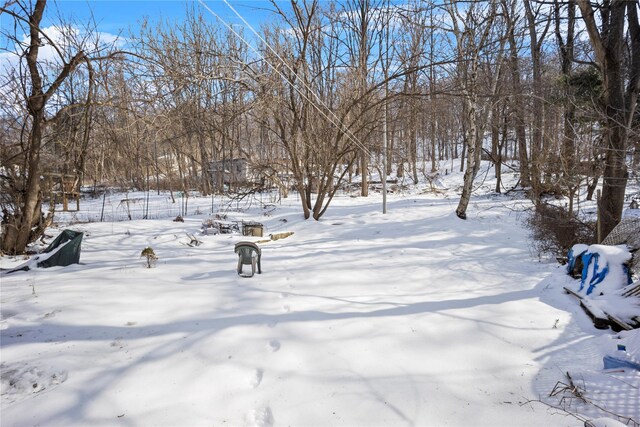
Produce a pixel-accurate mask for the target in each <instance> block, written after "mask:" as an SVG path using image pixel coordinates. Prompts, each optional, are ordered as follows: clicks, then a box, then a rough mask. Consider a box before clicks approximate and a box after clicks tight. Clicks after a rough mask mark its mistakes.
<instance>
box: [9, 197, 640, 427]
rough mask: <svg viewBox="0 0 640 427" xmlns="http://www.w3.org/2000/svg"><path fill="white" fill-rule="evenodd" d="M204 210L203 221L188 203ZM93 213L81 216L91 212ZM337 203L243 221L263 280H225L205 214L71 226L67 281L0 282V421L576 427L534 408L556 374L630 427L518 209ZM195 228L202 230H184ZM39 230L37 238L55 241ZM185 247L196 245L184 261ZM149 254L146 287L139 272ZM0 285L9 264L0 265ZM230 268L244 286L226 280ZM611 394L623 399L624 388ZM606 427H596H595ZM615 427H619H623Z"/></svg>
mask: <svg viewBox="0 0 640 427" xmlns="http://www.w3.org/2000/svg"><path fill="white" fill-rule="evenodd" d="M202 202H203V203H204V204H205V206H206V203H207V201H202ZM96 203H98V202H96ZM456 203H457V199H456V194H455V192H454V191H453V189H451V190H450V191H449V192H448V193H447V195H444V196H443V195H434V194H423V195H420V194H417V193H416V194H404V195H393V196H390V198H389V212H388V213H387V214H386V215H383V214H382V213H381V197H380V196H379V195H374V196H372V197H369V198H366V199H364V198H352V197H346V196H345V197H340V198H338V199H336V200H335V201H334V203H333V204H332V206H331V207H330V208H329V210H328V213H327V214H326V215H325V217H323V218H322V220H321V221H319V222H316V221H304V220H303V219H302V218H301V214H300V209H299V206H298V201H297V200H295V197H292V198H291V199H286V200H284V201H283V202H282V204H279V205H277V208H276V209H275V210H273V211H271V212H270V213H269V215H268V216H264V215H262V212H261V211H260V210H259V208H258V207H254V208H252V209H248V210H245V211H243V212H229V215H230V216H235V217H237V218H239V219H247V220H257V221H260V222H262V223H264V225H265V228H266V229H265V233H266V234H268V233H278V232H284V231H293V232H294V233H295V234H293V235H292V236H290V237H288V238H286V239H281V240H277V241H269V242H265V243H261V247H262V254H263V255H262V268H263V274H261V275H258V274H256V275H255V276H254V277H253V278H242V277H239V276H238V275H237V274H236V272H235V267H236V261H237V257H236V255H235V254H234V251H233V247H234V244H235V243H236V242H238V241H240V240H252V241H258V240H265V239H268V237H266V238H259V237H242V236H240V235H237V234H220V235H202V234H200V233H199V228H200V224H201V223H202V221H203V220H204V219H206V218H207V217H208V215H207V214H206V213H204V214H199V215H192V214H190V215H187V216H186V217H185V222H184V223H180V222H173V221H172V218H159V219H151V220H133V221H126V222H102V223H99V222H95V223H85V224H76V225H72V226H70V227H69V228H72V229H74V230H77V231H82V232H84V233H85V236H84V240H83V244H82V258H81V264H80V265H73V266H69V267H54V268H49V269H35V270H30V271H28V272H18V273H14V274H10V275H3V276H2V279H1V280H2V288H1V290H2V295H1V312H2V320H1V324H0V325H1V331H0V333H1V339H2V353H1V354H2V355H1V359H2V412H1V419H0V421H1V424H2V426H3V427H10V426H31V425H40V426H88V425H91V426H112V425H115V426H211V425H213V426H223V425H232V426H239V425H257V426H272V425H273V426H332V425H335V426H372V425H377V426H405V425H406V426H425V425H452V426H468V425H474V426H475V425H486V426H512V425H519V426H525V425H529V426H540V425H548V426H565V425H566V426H577V425H582V423H583V422H582V420H584V419H587V418H599V417H602V416H604V415H605V414H604V413H603V412H599V411H598V410H596V409H595V408H594V407H593V405H580V404H579V402H576V401H572V399H570V398H567V399H565V400H564V401H563V403H564V404H565V405H569V404H571V406H570V407H568V410H569V411H570V412H573V413H579V414H580V415H577V416H573V415H570V414H569V413H568V412H564V411H562V410H559V409H554V408H551V407H550V406H548V405H547V404H545V403H541V402H540V401H539V400H543V401H544V402H547V403H549V404H552V405H558V404H559V400H560V397H562V396H561V395H560V396H556V397H551V398H549V397H548V396H549V394H550V393H551V391H552V390H553V388H554V386H556V385H557V384H558V382H559V381H565V380H566V378H565V376H564V375H565V372H567V371H570V372H571V374H572V376H573V377H574V379H575V380H576V382H577V383H580V384H582V385H583V386H584V387H585V388H586V389H587V392H588V393H589V392H590V393H591V395H590V396H591V397H592V398H594V399H596V398H597V399H599V400H598V401H599V402H600V403H601V404H603V405H605V406H606V407H607V408H608V409H609V410H611V411H613V412H615V413H617V414H621V415H624V416H627V417H630V418H633V419H634V420H635V421H637V420H640V409H639V408H638V406H639V404H638V402H639V401H640V396H639V394H638V393H639V391H638V388H639V385H640V377H639V376H638V374H637V371H636V373H629V372H623V373H604V372H603V371H602V357H603V356H604V354H605V353H606V352H607V351H608V350H609V349H610V348H614V349H615V340H614V339H613V338H615V337H616V334H614V333H613V332H611V331H598V330H596V329H594V328H593V326H592V325H591V323H590V321H589V319H588V318H586V316H585V315H584V313H583V312H582V311H581V310H580V309H579V307H578V306H577V304H576V302H575V300H574V299H572V298H571V297H570V296H568V295H565V294H564V293H563V292H562V286H565V285H567V284H568V283H569V282H571V280H572V279H571V278H569V277H568V276H566V275H565V274H564V271H563V269H562V268H561V267H560V266H559V265H557V264H555V263H539V262H538V261H537V260H536V259H534V256H533V255H532V254H531V253H530V250H529V249H528V245H529V243H528V231H527V230H526V229H525V228H524V226H523V224H522V220H523V219H524V214H523V213H522V209H523V206H526V203H527V202H526V201H523V200H518V199H515V198H511V197H507V196H477V197H476V198H474V199H473V201H472V204H471V206H470V208H469V212H468V218H469V219H468V220H467V221H462V220H460V219H458V218H457V217H456V215H455V213H454V210H455V206H456ZM203 211H204V212H206V210H203ZM58 231H59V230H57V231H55V230H52V233H51V234H57V232H58ZM186 232H188V233H195V234H196V235H197V237H198V238H199V239H200V240H201V241H202V242H203V243H202V244H201V245H199V246H197V247H190V246H187V245H186V244H185V243H187V242H188V241H189V239H188V238H187V236H186V234H185V233H186ZM147 246H151V247H152V248H153V249H154V251H155V253H156V254H157V256H158V258H159V259H158V261H157V265H156V266H155V268H151V269H148V268H145V262H144V260H143V259H141V258H140V252H141V250H142V249H144V248H145V247H147ZM1 261H2V267H3V268H10V267H13V266H16V265H18V264H20V263H22V262H24V259H21V258H20V259H10V258H6V257H5V258H2V260H1ZM245 268H246V267H245ZM625 384H626V385H625ZM609 425H613V424H609ZM630 425H633V424H630Z"/></svg>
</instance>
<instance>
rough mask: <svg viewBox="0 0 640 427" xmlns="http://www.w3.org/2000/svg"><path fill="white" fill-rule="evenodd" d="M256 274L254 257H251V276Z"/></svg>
mask: <svg viewBox="0 0 640 427" xmlns="http://www.w3.org/2000/svg"><path fill="white" fill-rule="evenodd" d="M254 274H256V259H255V258H251V277H253V275H254Z"/></svg>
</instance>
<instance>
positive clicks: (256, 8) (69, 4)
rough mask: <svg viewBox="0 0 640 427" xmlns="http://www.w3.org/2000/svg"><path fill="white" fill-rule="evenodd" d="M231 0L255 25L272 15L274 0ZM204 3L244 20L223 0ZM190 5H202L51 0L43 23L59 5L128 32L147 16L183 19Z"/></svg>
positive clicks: (110, 29) (165, 0)
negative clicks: (271, 0)
mask: <svg viewBox="0 0 640 427" xmlns="http://www.w3.org/2000/svg"><path fill="white" fill-rule="evenodd" d="M228 1H229V4H231V5H232V6H233V7H234V8H235V9H236V11H237V12H238V13H240V14H241V15H242V16H243V17H244V18H245V19H246V20H247V21H248V22H249V23H250V24H251V25H252V26H254V27H256V29H257V27H258V26H259V25H260V23H261V22H262V21H264V20H265V19H268V17H269V15H270V13H269V12H268V11H267V10H265V9H267V8H269V9H270V8H272V6H271V3H270V2H269V1H266V0H228ZM204 3H205V4H206V5H207V6H208V7H209V8H211V9H212V10H213V11H214V12H215V13H216V14H218V15H219V16H220V17H221V18H222V19H224V20H225V21H226V22H228V23H233V24H241V23H242V21H241V20H240V19H239V18H238V17H237V16H236V15H235V13H234V12H233V11H232V10H231V9H230V8H229V7H228V6H227V5H226V4H225V2H224V1H223V0H204ZM286 3H288V2H284V3H283V5H284V4H286ZM188 5H191V6H193V5H196V6H199V5H200V3H199V2H198V1H197V0H195V1H194V0H191V1H184V0H133V1H130V0H50V1H49V2H48V3H47V8H48V12H45V19H44V20H43V21H44V22H43V23H44V26H48V25H50V24H52V23H56V19H55V17H56V13H55V10H56V9H57V10H59V11H60V14H61V15H62V16H63V17H69V18H72V19H73V18H74V19H76V20H78V21H80V22H82V21H84V20H86V19H88V18H89V17H90V16H91V11H93V15H94V18H95V20H96V22H97V23H98V29H99V30H100V31H102V32H107V33H113V34H117V33H119V32H120V31H121V30H122V31H124V32H126V31H127V30H128V29H129V28H130V27H131V28H132V29H134V30H135V27H136V25H137V24H138V23H139V22H140V21H141V20H142V19H143V18H144V17H148V18H149V19H150V20H151V21H155V20H158V19H164V20H176V21H180V20H182V19H183V18H184V16H185V10H186V8H187V6H188ZM204 14H205V17H208V18H210V19H211V20H215V19H216V18H215V17H214V16H213V15H212V14H211V13H209V12H208V11H207V10H204Z"/></svg>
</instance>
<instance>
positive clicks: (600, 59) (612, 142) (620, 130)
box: [578, 0, 640, 242]
mask: <svg viewBox="0 0 640 427" xmlns="http://www.w3.org/2000/svg"><path fill="white" fill-rule="evenodd" d="M578 6H579V7H580V11H581V12H582V19H583V20H584V23H585V27H586V29H587V33H588V34H589V39H590V41H591V44H592V46H593V48H594V51H595V57H596V63H597V65H598V68H599V70H600V73H601V75H602V80H603V85H604V91H603V95H602V104H603V106H604V114H605V121H604V129H603V135H604V146H605V148H606V156H605V165H604V177H603V181H602V197H601V199H600V203H599V206H598V221H599V224H600V227H599V229H598V236H597V238H598V242H601V241H602V240H603V239H604V238H605V237H606V236H607V235H608V234H609V233H610V232H611V230H613V228H614V227H615V226H616V225H617V224H618V223H619V222H620V219H621V217H622V209H623V205H624V193H625V190H626V186H627V178H628V176H627V165H626V159H625V155H626V148H627V137H628V130H629V127H630V126H631V122H632V118H633V115H634V112H635V109H636V107H637V99H638V92H639V91H640V22H638V6H639V2H638V1H637V0H635V1H614V2H605V3H604V4H603V5H602V7H601V9H600V11H601V15H602V19H601V21H602V24H601V25H602V28H601V29H598V27H597V23H596V19H595V16H594V11H593V8H592V6H591V2H590V1H589V0H578ZM625 12H626V13H625ZM625 16H626V18H627V22H626V23H625ZM625 27H626V28H628V32H629V37H628V38H627V37H625ZM627 40H628V43H625V42H626V41H627ZM625 50H627V51H628V55H629V58H630V62H629V64H628V69H627V68H626V67H625V65H626V61H625V60H624V53H625ZM626 75H628V76H629V79H628V80H627V81H626V88H625V76H626Z"/></svg>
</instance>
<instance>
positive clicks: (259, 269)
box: [258, 255, 262, 274]
mask: <svg viewBox="0 0 640 427" xmlns="http://www.w3.org/2000/svg"><path fill="white" fill-rule="evenodd" d="M260 258H261V257H260V255H258V274H262V267H261V266H260Z"/></svg>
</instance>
